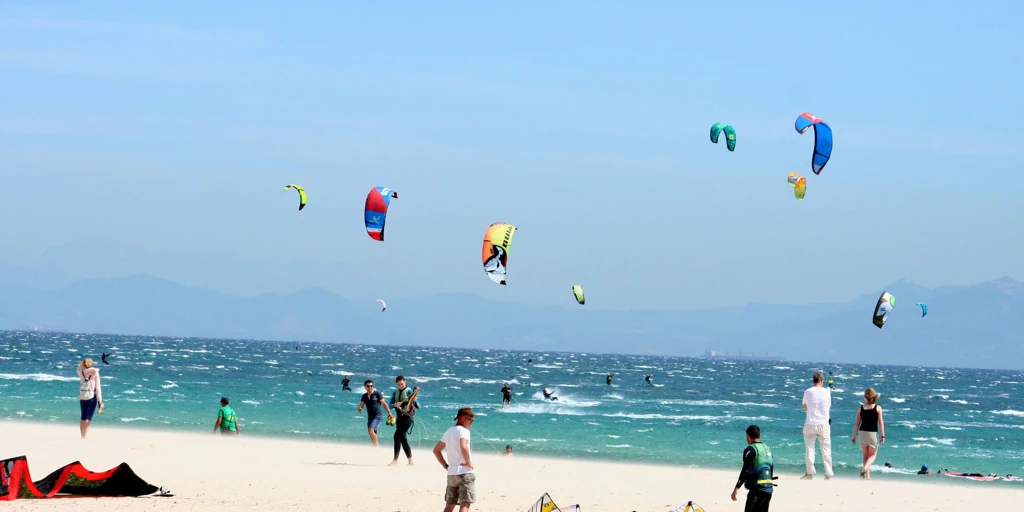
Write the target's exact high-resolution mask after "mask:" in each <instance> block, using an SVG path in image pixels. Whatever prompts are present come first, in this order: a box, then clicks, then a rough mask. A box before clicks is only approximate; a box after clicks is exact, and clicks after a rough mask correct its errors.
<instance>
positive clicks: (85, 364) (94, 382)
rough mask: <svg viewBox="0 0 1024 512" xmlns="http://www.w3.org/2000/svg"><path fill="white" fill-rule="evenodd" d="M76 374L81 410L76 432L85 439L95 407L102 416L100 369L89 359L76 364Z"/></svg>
mask: <svg viewBox="0 0 1024 512" xmlns="http://www.w3.org/2000/svg"><path fill="white" fill-rule="evenodd" d="M77 373H78V381H79V382H78V405H79V406H80V408H81V409H82V420H81V421H80V422H79V424H78V430H79V431H81V433H82V439H85V436H86V435H87V434H88V433H89V425H91V424H92V416H93V413H95V412H96V410H97V406H99V413H100V414H103V385H102V383H101V382H100V369H99V368H96V366H95V365H94V364H93V362H92V358H91V357H87V358H85V359H83V360H82V362H81V363H78V370H77Z"/></svg>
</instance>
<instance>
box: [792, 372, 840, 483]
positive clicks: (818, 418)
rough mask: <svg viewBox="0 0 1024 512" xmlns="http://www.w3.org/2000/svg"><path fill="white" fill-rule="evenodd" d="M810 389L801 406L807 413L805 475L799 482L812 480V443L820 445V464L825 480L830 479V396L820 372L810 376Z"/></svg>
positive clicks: (806, 392) (805, 425)
mask: <svg viewBox="0 0 1024 512" xmlns="http://www.w3.org/2000/svg"><path fill="white" fill-rule="evenodd" d="M811 383H812V384H813V385H812V386H811V387H809V388H807V390H806V391H804V400H803V404H802V405H801V406H802V407H803V408H804V410H806V411H807V419H806V420H805V421H804V463H805V464H806V466H807V473H806V474H804V476H802V477H800V479H801V480H811V479H812V478H814V441H815V440H817V441H818V444H819V445H821V462H822V463H824V465H825V480H828V479H830V478H832V475H833V474H834V473H833V472H832V427H831V426H830V423H831V420H830V419H829V411H830V410H831V409H832V394H831V393H829V391H828V389H825V387H824V386H823V385H822V384H824V383H825V376H824V375H822V373H821V372H814V375H813V376H811Z"/></svg>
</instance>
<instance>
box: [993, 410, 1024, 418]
mask: <svg viewBox="0 0 1024 512" xmlns="http://www.w3.org/2000/svg"><path fill="white" fill-rule="evenodd" d="M992 414H1003V415H1006V416H1017V417H1018V418H1024V411H1017V410H1014V409H1003V410H1002V411H992Z"/></svg>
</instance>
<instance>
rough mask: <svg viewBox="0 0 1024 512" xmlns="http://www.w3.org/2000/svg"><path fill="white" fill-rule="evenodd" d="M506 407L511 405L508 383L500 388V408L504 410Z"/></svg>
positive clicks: (510, 391)
mask: <svg viewBox="0 0 1024 512" xmlns="http://www.w3.org/2000/svg"><path fill="white" fill-rule="evenodd" d="M506 405H512V386H509V384H508V382H506V383H505V387H503V388H501V408H502V409H504V408H505V406H506Z"/></svg>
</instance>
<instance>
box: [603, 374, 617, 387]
mask: <svg viewBox="0 0 1024 512" xmlns="http://www.w3.org/2000/svg"><path fill="white" fill-rule="evenodd" d="M614 376H615V374H614V373H609V374H608V376H607V377H605V378H604V381H605V384H608V385H609V386H611V385H612V377H614Z"/></svg>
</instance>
